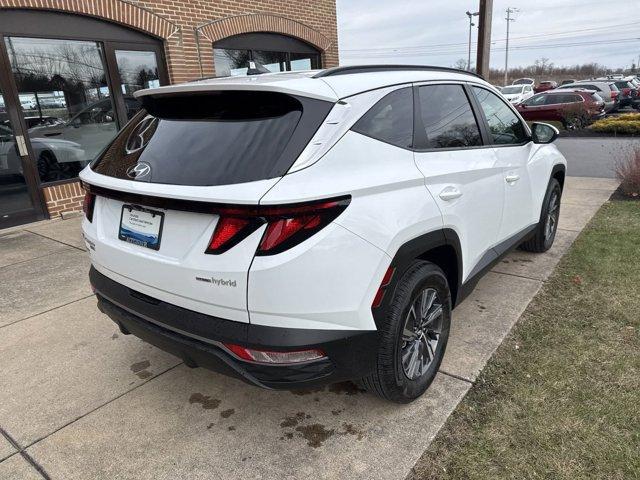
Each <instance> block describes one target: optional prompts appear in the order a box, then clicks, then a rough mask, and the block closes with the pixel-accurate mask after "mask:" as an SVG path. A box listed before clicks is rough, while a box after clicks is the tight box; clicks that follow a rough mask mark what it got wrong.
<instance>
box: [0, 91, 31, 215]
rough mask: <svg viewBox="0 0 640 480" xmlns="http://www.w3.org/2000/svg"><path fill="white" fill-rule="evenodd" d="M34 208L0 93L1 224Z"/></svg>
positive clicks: (0, 93)
mask: <svg viewBox="0 0 640 480" xmlns="http://www.w3.org/2000/svg"><path fill="white" fill-rule="evenodd" d="M31 208H33V204H32V203H31V197H30V196H29V191H28V190H27V182H26V181H25V179H24V174H23V171H22V162H21V160H20V155H19V154H18V149H17V148H16V144H15V140H14V138H13V129H12V128H11V122H10V121H9V118H8V115H7V111H6V107H5V103H4V97H3V96H2V92H1V91H0V222H2V220H3V218H5V217H8V216H9V214H14V213H17V212H20V211H25V210H30V209H31Z"/></svg>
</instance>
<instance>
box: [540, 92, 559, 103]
mask: <svg viewBox="0 0 640 480" xmlns="http://www.w3.org/2000/svg"><path fill="white" fill-rule="evenodd" d="M560 97H561V96H560V95H558V94H555V93H552V94H551V95H545V100H544V104H545V105H557V104H558V103H562V98H560Z"/></svg>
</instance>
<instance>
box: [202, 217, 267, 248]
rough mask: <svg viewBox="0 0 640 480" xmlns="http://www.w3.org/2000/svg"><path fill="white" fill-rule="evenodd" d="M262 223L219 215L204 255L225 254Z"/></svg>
mask: <svg viewBox="0 0 640 480" xmlns="http://www.w3.org/2000/svg"><path fill="white" fill-rule="evenodd" d="M262 223H263V222H262V221H260V220H259V219H255V218H249V217H244V218H243V217H238V216H233V217H227V216H224V213H221V215H220V219H219V220H218V223H217V224H216V229H215V230H214V231H213V235H212V236H211V240H210V241H209V246H208V247H207V249H206V250H205V252H204V253H210V254H214V255H217V254H220V253H224V252H226V251H227V250H229V249H230V248H231V247H233V246H235V245H237V244H238V243H240V242H241V241H242V240H244V239H245V238H247V237H248V236H249V235H251V234H252V233H253V232H255V231H256V230H257V229H258V228H259V227H260V225H262Z"/></svg>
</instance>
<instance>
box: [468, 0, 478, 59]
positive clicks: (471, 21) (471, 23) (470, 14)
mask: <svg viewBox="0 0 640 480" xmlns="http://www.w3.org/2000/svg"><path fill="white" fill-rule="evenodd" d="M478 15H480V12H474V13H471V12H470V11H468V10H467V17H469V55H468V56H467V70H468V71H471V31H472V28H473V27H474V26H475V23H473V17H477V16H478Z"/></svg>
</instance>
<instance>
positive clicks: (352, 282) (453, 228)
mask: <svg viewBox="0 0 640 480" xmlns="http://www.w3.org/2000/svg"><path fill="white" fill-rule="evenodd" d="M136 96H137V98H138V100H140V101H141V103H142V105H143V109H142V110H141V111H140V112H139V113H138V114H137V115H136V116H135V117H134V118H132V119H131V121H130V122H129V123H128V124H127V125H126V126H125V127H124V128H123V129H122V131H121V132H120V133H119V134H118V135H117V136H116V137H115V139H114V140H113V141H112V142H111V143H110V144H109V145H108V146H107V147H106V148H105V149H104V150H103V151H102V152H101V153H100V155H98V157H97V158H96V160H94V161H93V162H92V163H91V164H90V165H89V166H88V167H87V168H85V169H84V170H83V172H82V174H81V178H82V181H83V183H84V186H85V188H86V190H87V194H86V198H85V208H84V210H85V218H84V220H83V231H84V238H85V241H86V245H87V248H88V249H89V252H90V255H91V263H92V267H91V270H90V280H91V284H92V286H93V289H94V291H95V293H96V295H97V298H98V306H99V308H100V309H101V311H103V312H104V313H106V314H107V315H108V316H109V317H111V319H113V320H114V321H115V322H116V323H117V324H118V326H119V328H120V330H121V331H122V332H123V333H125V334H129V333H131V334H133V335H136V336H138V337H140V338H142V339H144V340H146V341H147V342H149V343H151V344H154V345H156V346H158V347H160V348H161V349H164V350H166V351H169V352H172V353H173V354H175V355H177V356H178V357H180V358H182V359H183V361H184V363H185V364H186V365H188V366H190V367H196V366H201V367H207V368H211V369H213V370H217V371H220V372H223V373H227V374H229V375H233V376H236V377H239V378H241V379H243V380H245V381H247V382H250V383H252V384H254V385H257V386H261V387H265V388H274V389H299V388H309V387H316V386H318V385H321V384H326V383H331V382H337V381H343V380H355V381H357V382H359V383H360V384H361V385H362V386H364V387H365V388H366V389H368V390H370V391H371V392H373V393H375V394H378V395H380V396H381V397H384V398H386V399H389V400H392V401H395V402H409V401H411V400H414V399H415V398H417V397H419V396H420V395H421V394H422V393H423V392H424V391H425V390H426V389H427V387H428V386H429V384H430V383H431V382H432V380H433V379H434V376H435V375H436V372H437V371H438V368H439V366H440V362H441V361H442V357H443V355H444V353H445V348H446V345H447V339H448V336H449V329H450V324H451V312H452V309H453V308H455V307H456V306H457V305H459V304H460V302H462V300H463V299H464V298H465V297H466V296H467V295H468V294H469V292H470V291H471V290H472V289H473V287H474V286H475V285H476V283H477V282H478V280H479V279H480V277H481V276H482V275H483V274H484V273H485V272H487V271H488V270H489V269H490V268H491V267H492V266H493V265H494V264H495V263H496V262H497V261H498V260H499V259H500V258H501V257H502V256H503V255H504V254H505V253H507V252H508V251H509V250H510V249H512V248H514V247H517V246H521V247H522V248H523V249H525V250H528V251H533V252H544V251H545V250H547V249H549V248H550V247H551V245H552V243H553V241H554V237H555V234H556V228H557V226H558V218H559V213H560V200H561V195H562V187H563V183H564V179H565V164H566V162H565V160H564V158H563V156H562V155H561V154H560V153H559V151H558V150H557V149H556V147H555V146H554V145H552V144H551V142H553V140H554V139H555V138H556V136H557V134H558V131H557V130H556V129H555V128H554V127H552V126H549V125H545V124H534V125H533V126H532V128H531V129H530V128H529V127H528V126H527V124H526V123H525V122H524V121H523V120H522V118H521V117H520V115H519V114H518V113H517V111H516V110H515V109H514V108H513V107H512V106H511V105H510V104H509V103H508V102H507V101H505V100H504V98H503V97H502V96H501V95H500V94H499V93H498V92H497V91H496V90H495V89H494V88H493V87H492V86H491V85H489V84H488V83H487V82H485V81H484V80H482V79H481V78H480V77H476V76H474V75H472V74H469V73H465V72H460V71H457V70H453V69H445V68H436V67H402V66H387V67H380V66H359V67H338V68H335V69H328V70H322V71H309V72H295V73H277V74H264V75H255V76H248V77H232V78H223V79H210V80H201V81H197V82H193V83H187V84H182V85H174V86H166V87H160V88H155V89H149V90H143V91H139V92H136Z"/></svg>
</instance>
